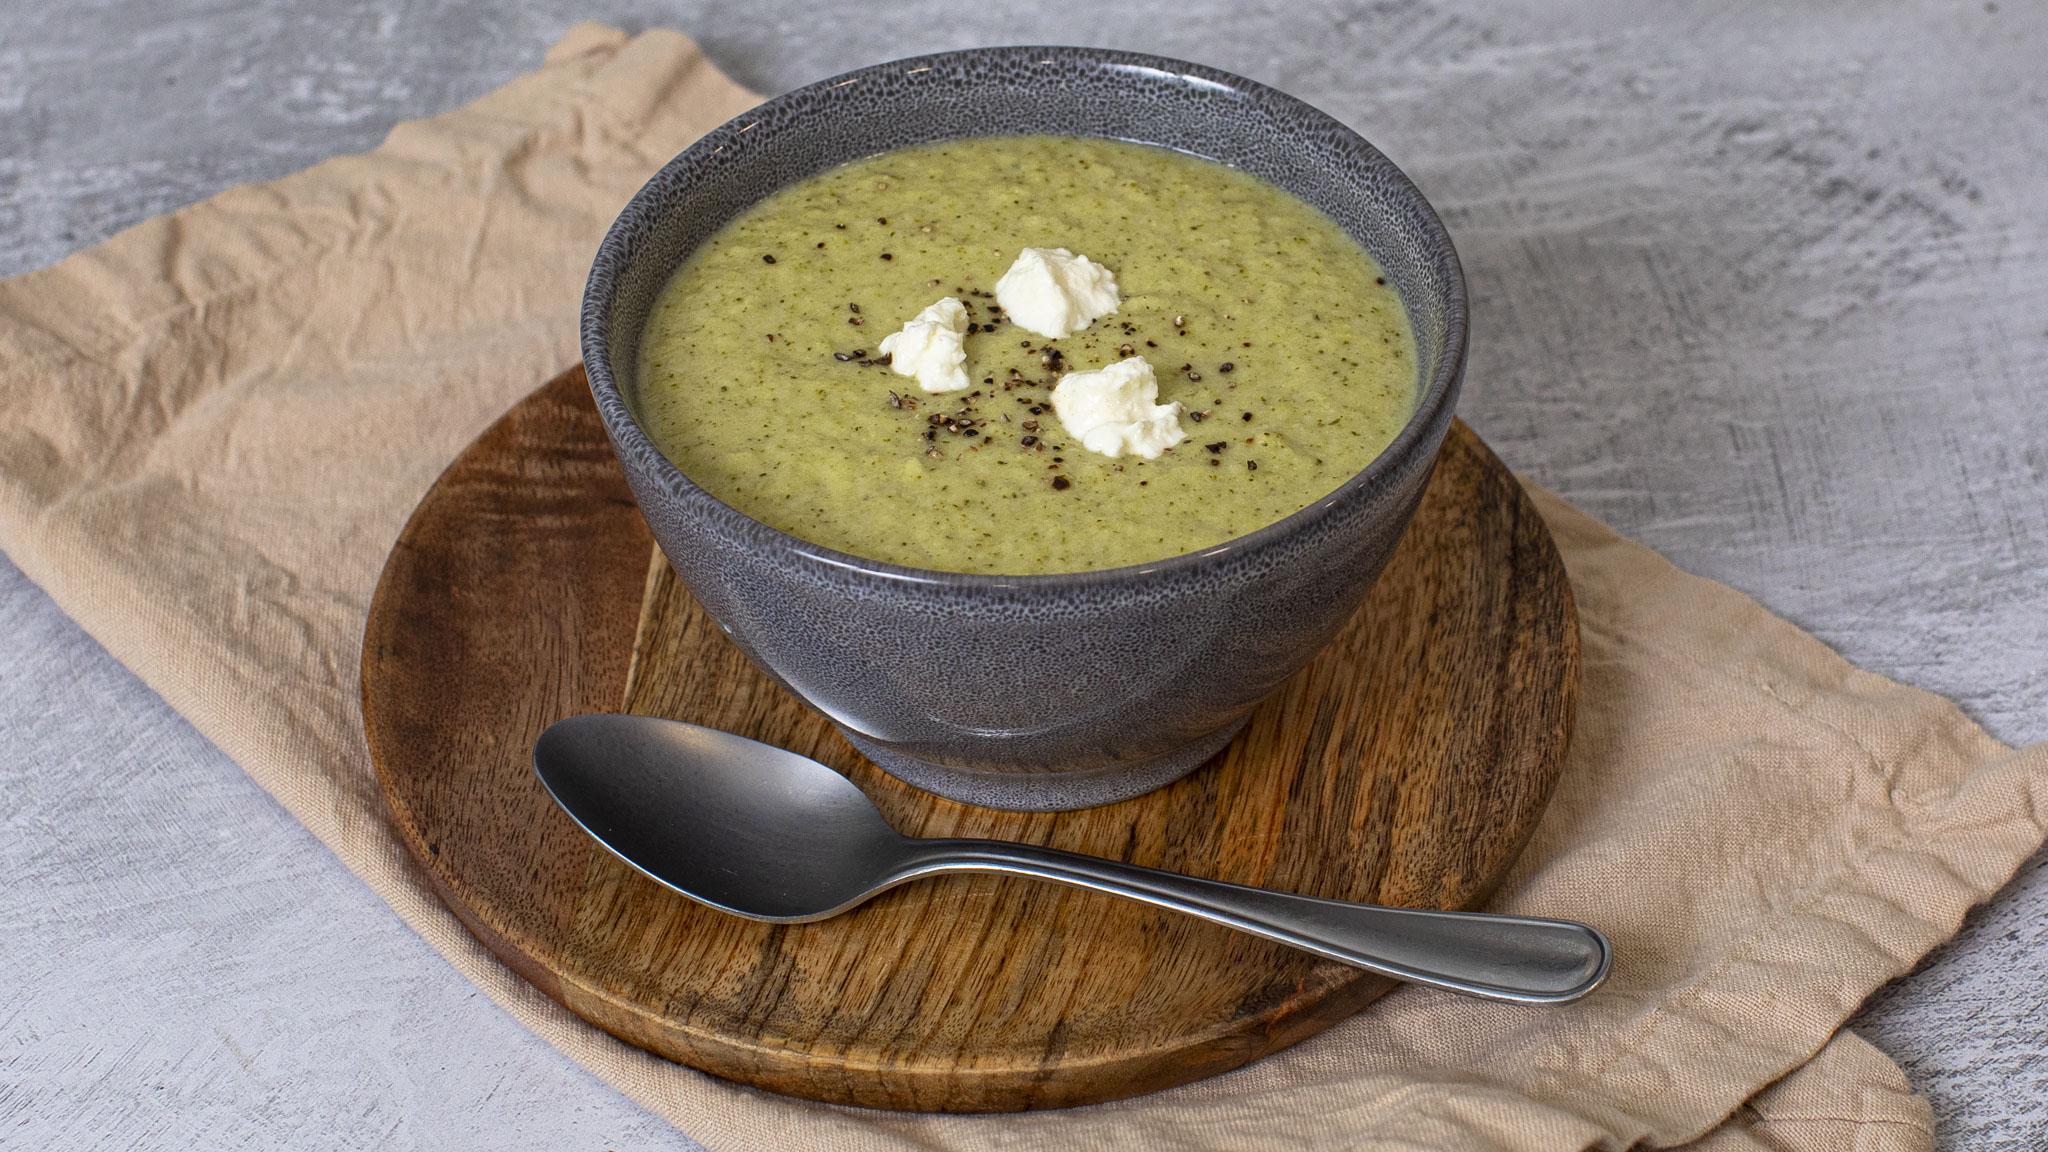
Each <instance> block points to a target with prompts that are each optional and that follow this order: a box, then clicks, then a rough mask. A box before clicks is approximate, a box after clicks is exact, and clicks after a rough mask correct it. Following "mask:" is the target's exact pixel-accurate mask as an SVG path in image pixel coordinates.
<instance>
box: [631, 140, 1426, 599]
mask: <svg viewBox="0 0 2048 1152" xmlns="http://www.w3.org/2000/svg"><path fill="white" fill-rule="evenodd" d="M1025 247H1040V248H1054V247H1064V248H1067V249H1069V250H1071V251H1073V252H1075V253H1077V254H1081V255H1086V256H1087V257H1088V258H1089V259H1091V260H1093V261H1095V262H1097V263H1099V264H1102V265H1105V266H1106V267H1108V268H1109V269H1110V270H1111V271H1112V272H1114V273H1115V275H1116V279H1117V283H1118V286H1119V288H1120V290H1121V294H1122V304H1121V307H1120V309H1119V310H1118V311H1117V312H1116V314H1114V315H1111V316H1107V317H1104V318H1102V319H1099V320H1097V321H1095V322H1094V324H1093V325H1091V326H1090V327H1089V328H1087V329H1086V330H1085V331H1082V332H1079V333H1076V334H1074V335H1072V336H1069V337H1067V338H1065V339H1062V340H1048V339H1045V338H1043V337H1040V336H1035V335H1033V334H1032V333H1030V332H1027V331H1024V330H1022V329H1020V328H1018V327H1016V326H1015V325H1013V324H1011V323H1009V322H1007V320H1004V319H1002V318H1000V314H999V311H998V310H997V309H995V308H994V307H993V306H994V303H995V301H994V298H993V295H992V289H993V288H994V286H995V282H996V280H997V279H998V278H999V277H1001V276H1002V274H1003V273H1004V271H1005V270H1007V269H1008V268H1009V266H1010V263H1011V261H1012V260H1013V259H1015V258H1016V256H1017V254H1018V252H1019V250H1021V249H1023V248H1025ZM941 296H954V297H957V298H959V299H960V300H961V301H962V302H963V303H965V304H966V305H967V307H968V313H969V319H970V320H971V321H972V323H971V324H970V326H969V334H968V336H967V338H966V350H967V372H968V374H969V377H970V378H971V380H972V381H973V387H972V388H971V389H970V390H969V391H967V392H953V393H939V394H928V393H925V392H923V391H921V390H919V388H918V386H917V383H916V382H915V381H913V380H910V379H908V378H906V377H903V376H899V375H897V374H895V373H894V372H893V371H892V370H891V369H890V368H889V366H888V365H887V364H886V363H884V362H878V360H877V352H876V346H877V344H879V343H880V341H881V340H882V339H883V338H884V337H885V336H888V335H889V334H890V333H892V332H894V331H896V330H897V329H898V328H899V327H901V326H902V325H903V324H904V322H906V321H908V320H909V319H911V318H912V317H913V316H914V315H916V314H917V312H918V311H919V310H920V309H922V308H925V307H926V306H928V305H930V304H932V303H933V302H934V301H936V300H938V299H939V298H940V297H941ZM1132 355H1141V356H1144V357H1145V358H1146V359H1147V360H1148V361H1149V362H1150V363H1151V365H1152V367H1153V369H1154V371H1155V372H1156V373H1157V376H1158V379H1159V402H1160V403H1162V404H1164V403H1170V402H1172V401H1176V400H1177V401H1180V402H1181V403H1183V404H1184V405H1186V413H1185V414H1183V415H1182V417H1181V424H1182V427H1183V428H1184V429H1185V430H1186V431H1187V433H1188V439H1187V440H1186V441H1184V442H1182V443H1181V444H1180V445H1179V446H1178V447H1176V448H1174V449H1171V450H1169V451H1168V452H1167V453H1166V454H1165V455H1163V456H1161V457H1160V458H1159V459H1157V460H1153V461H1145V460H1140V459H1136V458H1133V457H1129V456H1126V457H1123V458H1118V459H1112V458H1109V457H1106V456H1101V455H1097V454H1095V453H1093V452H1090V451H1088V450H1087V449H1085V448H1082V447H1081V446H1080V444H1079V443H1078V442H1073V441H1072V438H1071V437H1069V436H1068V435H1066V433H1065V431H1064V430H1063V429H1062V427H1061V425H1060V422H1059V420H1058V418H1057V417H1055V415H1054V414H1053V410H1052V407H1051V404H1050V402H1049V400H1048V395H1049V393H1050V391H1051V389H1052V388H1053V386H1054V385H1055V384H1056V383H1057V382H1058V380H1059V377H1060V375H1061V374H1063V373H1065V372H1069V371H1080V370H1087V369H1095V368H1101V367H1103V366H1105V365H1108V364H1110V363H1112V362H1114V361H1117V360H1120V359H1123V358H1125V357H1128V356H1132ZM638 380H639V383H638V388H637V394H636V396H635V397H634V400H635V404H636V406H637V409H638V414H639V416H640V419H641V421H642V423H643V424H645V426H646V427H647V429H648V431H649V433H650V434H651V435H652V436H653V438H654V441H655V443H656V444H657V445H658V446H659V447H660V448H661V450H662V451H663V452H664V453H666V454H667V455H668V457H669V459H671V460H673V461H674V462H675V464H676V466H677V467H678V468H680V469H681V470H682V471H683V473H684V474H685V475H687V476H688V477H690V479H691V480H693V481H695V482H696V483H698V484H699V485H702V486H703V487H704V488H705V489H706V490H708V491H709V492H711V494H712V495H714V496H716V497H718V498H719V499H720V500H723V501H725V502H726V503H728V504H730V505H732V506H733V507H735V508H737V509H739V510H740V511H742V512H745V513H746V514H747V515H749V516H752V517H754V518H756V519H758V520H761V521H764V522H766V523H768V524H770V525H773V526H774V527H776V528H780V529H782V530H783V531H785V532H788V533H790V534H792V535H795V536H798V537H801V538H803V539H805V540H810V541H814V542H816V543H818V544H822V545H825V546H826V547H829V548H834V549H838V550H840V551H843V552H850V553H853V554H855V555H858V556H865V557H870V558H873V559H876V560H884V561H891V562H894V563H897V564H907V565H912V566H915V567H921V568H934V569H940V570H945V571H954V572H979V573H1005V574H1030V573H1048V572H1079V571H1087V570H1090V569H1098V568H1114V567H1119V566H1122V565H1127V564H1142V563H1145V562H1147V561H1153V560H1160V559H1163V558H1165V557H1169V556H1177V555H1180V554H1182V553H1186V552H1194V551H1199V550H1201V549H1204V548H1208V547H1211V546H1213V545H1217V544H1221V543H1223V542H1224V541H1226V540H1229V539H1231V538H1233V537H1237V536H1242V535H1244V534H1245V533H1247V532H1251V531H1253V530H1255V529H1258V528H1260V527H1263V526H1265V525H1267V524H1271V523H1273V522H1274V521H1276V520H1280V519H1283V518H1285V517H1287V516H1288V515H1291V514H1292V513H1294V512H1297V511H1299V510H1301V509H1302V508H1305V507H1307V506H1308V505H1310V504H1312V503H1314V502H1315V501H1316V500H1317V499H1319V498H1321V497H1323V496H1325V495H1327V494H1329V493H1330V492H1331V491H1332V490H1334V489H1335V488H1336V487H1337V486H1338V485H1340V484H1342V483H1343V482H1344V481H1345V480H1346V479H1348V478H1350V477H1351V476H1352V475H1354V474H1356V473H1357V472H1358V471H1360V470H1361V469H1363V468H1364V467H1365V466H1366V465H1367V464H1368V463H1370V462H1371V461H1372V459H1373V457H1375V456H1377V455H1378V454H1379V453H1380V451H1381V450H1382V449H1384V448H1385V447H1386V446H1387V444H1388V443H1389V442H1390V441H1391V440H1393V438H1394V436H1395V435H1396V434H1397V433H1399V432H1400V430H1401V428H1402V426H1403V425H1404V424H1405V423H1406V422H1407V419H1408V416H1409V413H1410V411H1411V410H1412V408H1413V406H1414V401H1415V393H1416V371H1415V349H1414V338H1413V336H1412V335H1411V333H1410V332H1409V329H1408V324H1407V319H1406V316H1405V315H1404V313H1403V311H1402V307H1401V302H1400V300H1399V298H1398V297H1396V295H1395V294H1394V291H1393V289H1392V288H1390V287H1389V286H1387V283H1386V281H1385V279H1384V277H1382V275H1381V273H1380V270H1379V268H1378V267H1377V266H1376V265H1375V264H1374V263H1373V261H1372V258H1371V257H1370V256H1368V255H1366V253H1365V252H1364V250H1363V249H1361V248H1359V247H1358V245H1357V244H1356V243H1354V242H1353V241H1352V240H1351V238H1350V237H1348V236H1346V235H1345V234H1344V233H1343V231H1342V230H1340V229H1339V228H1338V227H1337V226H1336V225H1335V224H1334V223H1332V222H1331V221H1330V220H1329V219H1328V218H1327V217H1325V216H1323V215H1322V214H1321V213H1319V212H1317V211H1316V210H1315V209H1313V208H1311V207H1309V206H1308V205H1307V204H1305V203H1303V202H1301V201H1299V200H1297V199H1295V198H1294V197H1292V196H1290V195H1288V194H1287V193H1285V192H1282V191H1280V190H1279V189H1277V188H1275V187H1273V186H1271V185H1269V184H1266V183H1264V182H1263V181H1260V180H1258V179H1256V178H1254V177H1252V176H1249V175H1246V174H1244V173H1242V172H1238V171H1236V170H1234V169H1231V168H1228V167H1225V166H1223V165H1221V164H1216V163H1213V162H1211V161H1207V160H1201V159H1197V158H1194V157H1189V156H1185V155H1182V154H1180V153H1176V152H1169V151H1166V150H1164V149H1160V148H1153V147H1149V146H1145V145H1138V144H1127V143H1121V142H1116V141H1105V140H1092V139H1073V138H1067V137H1049V136H1037V137H1033V136H1024V137H988V138H982V139H972V140H960V141H953V142H949V143H943V144H935V145H927V146H924V147H919V148H910V149H905V150H902V151H898V152H890V153H886V154H883V155H880V156H875V157H871V158H869V159H866V160H861V161H857V162H855V163H852V164H848V165H845V166H843V167H841V168H837V169H834V170H832V171H830V172H826V173H823V174H822V175H819V176H816V177H813V178H811V179H810V180H807V181H805V182H803V183H801V184H797V185H795V186H793V187H791V188H788V189H785V190H784V191H782V192H779V193H777V194H776V195H774V196H771V197H769V198H768V199H766V200H763V201H762V202H761V203H759V204H757V205H755V206H753V207H752V208H750V209H748V210H747V211H746V212H745V213H744V214H742V215H741V216H739V217H738V218H737V219H735V220H733V221H732V222H731V223H730V224H728V225H726V226H725V227H724V228H723V229H721V230H720V231H719V232H718V233H717V234H716V235H714V236H713V237H712V238H711V239H710V240H709V241H707V242H706V243H705V244H703V245H702V246H701V247H700V248H699V249H698V250H697V251H696V252H695V253H693V254H692V255H691V257H690V259H689V260H688V261H686V262H685V263H684V264H683V266H682V267H681V268H679V269H678V270H677V271H676V273H675V275H674V277H673V278H672V279H671V280H670V282H669V283H668V284H667V285H666V286H665V287H664V288H663V289H662V291H661V294H660V296H659V297H658V299H657V300H656V302H655V305H654V310H653V312H652V314H651V315H650V316H649V318H648V322H647V329H646V335H645V337H644V339H643V341H642V346H641V349H640V364H639V376H638Z"/></svg>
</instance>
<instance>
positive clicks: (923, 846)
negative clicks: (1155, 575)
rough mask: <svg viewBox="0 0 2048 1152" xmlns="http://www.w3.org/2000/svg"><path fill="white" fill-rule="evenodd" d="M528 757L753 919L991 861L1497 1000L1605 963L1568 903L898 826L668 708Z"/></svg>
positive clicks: (575, 729)
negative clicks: (1499, 910) (1449, 895)
mask: <svg viewBox="0 0 2048 1152" xmlns="http://www.w3.org/2000/svg"><path fill="white" fill-rule="evenodd" d="M533 765H534V772H535V773H536V774H537V775H538V776H539V777H540V780H541V783H542V784H543V785H545V786H546V787H547V789H548V791H549V793H550V794H552V795H553V796H554V798H555V801H556V802H557V803H558V804H560V805H561V806H562V808H563V810H564V811H566V812H568V814H569V815H570V817H571V818H573V819H574V820H575V821H576V822H577V823H578V824H580V825H582V826H583V828H584V830H585V831H587V832H589V833H590V834H591V835H592V836H593V837H595V838H596V839H597V841H598V843H600V844H602V845H604V847H605V848H607V849H609V850H610V851H611V852H613V853H614V854H615V855H617V856H618V857H619V858H620V859H622V860H624V861H625V862H626V863H627V864H629V865H631V866H633V867H634V868H636V869H638V870H639V871H640V872H642V873H645V874H646V875H647V876H649V877H651V878H652V879H654V880H655V881H657V882H658V883H661V884H663V885H666V886H667V887H669V888H672V889H674V890H675V891H677V892H680V893H681V894H683V895H684V896H688V897H689V898H691V899H692V900H697V901H699V902H701V903H704V904H708V905H710V906H711V907H713V908H717V909H719V910H721V911H724V912H730V913H732V914H733V915H736V916H744V917H747V918H749V919H753V920H766V921H771V922H777V923H790V922H800V921H806V920H822V919H824V918H826V917H828V916H833V915H836V914H838V913H840V912H844V911H846V910H847V909H849V908H852V907H854V906H855V905H857V904H860V903H861V902H863V901H865V900H867V899H869V898H870V897H872V896H874V895H876V894H878V893H880V892H882V891H885V890H887V889H889V888H892V887H894V886H896V885H898V884H902V883H905V882H906V881H909V880H914V879H917V878H918V877H921V876H929V875H933V874H937V873H944V872H997V873H1004V874H1008V875H1016V876H1029V877H1033V878H1036V879H1040V880H1051V881H1055V882H1058V883H1063V884H1071V885H1074V886H1076V887H1082V888H1089V889H1092V890H1094V891H1098V892H1106V893H1110V894H1112V895H1117V896H1124V897H1128V898H1130V899H1134V900H1141V901H1144V902H1145V903H1148V904H1152V905H1156V906H1158V907H1161V908H1170V909H1172V910H1174V911H1178V912H1184V913H1187V914H1188V915H1192V916H1199V917H1201V918H1203V919H1205V920H1209V921H1212V922H1214V923H1218V924H1223V925H1226V926H1228V927H1231V928H1236V929H1238V930H1240V931H1244V932H1250V933H1253V934H1254V935H1258V936H1263V937H1265V938H1267V939H1269V940H1277V941H1279V942H1281V943H1283V944H1288V945H1292V946H1293V947H1296V948H1301V949H1304V950H1306V951H1309V952H1313V953H1315V954H1316V955H1319V956H1323V957H1326V958H1329V959H1332V960H1339V961H1342V962H1344V963H1347V964H1354V965H1357V966H1359V967H1361V968H1366V969H1369V970H1371V971H1374V972H1378V973H1380V974H1382V975H1386V976H1391V977H1393V978H1395V979H1397V980H1406V981H1409V982H1411V983H1417V984H1427V985H1431V986H1433V987H1438V988H1446V989H1449V990H1451V991H1455V992H1462V993H1465V994H1467V995H1472V996H1481V997H1485V998H1488V999H1493V1000H1506V1001H1512V1002H1516V1003H1524V1004H1556V1003H1562V1002H1565V1001H1568V1000H1575V999H1578V998H1579V997H1581V996H1584V995H1586V994H1587V993H1589V992H1591V991H1592V990H1593V989H1594V988H1596V987H1598V986H1599V984H1600V982H1601V981H1602V980H1604V979H1605V978H1606V976H1607V969H1608V965H1609V962H1610V958H1611V950H1610V949H1609V947H1608V943H1607V939H1606V937H1604V936H1602V935H1601V934H1600V933H1599V932H1598V931H1596V930H1594V929H1593V928H1590V927H1588V926H1586V925H1584V924H1577V923H1574V922H1572V921H1568V920H1549V919H1541V918H1536V917H1527V916H1496V915H1488V914H1484V913H1477V912H1438V911H1430V910H1424V909H1411V908H1386V907H1381V906H1378V905H1372V904H1353V903H1347V902H1345V901H1341V900H1323V899H1318V898H1315V897H1310V896H1297V895H1293V894H1291V893H1286V892H1274V891H1270V890H1268V889H1263V888H1249V887H1245V886H1243V885H1238V884H1227V883H1224V882H1222V881H1218V880H1205V879H1201V878H1198V877H1193V876H1182V875H1179V874H1176V873H1172V872H1162V871H1158V870H1156V869H1152V868H1141V867H1138V866H1137V865H1133V864H1125V863H1123V862H1121V861H1116V860H1103V859H1097V858H1095V857H1092V856H1079V855H1075V854H1073V853H1070V852H1060V851H1056V850H1054V849H1050V848H1041V847H1038V846H1037V845H1033V844H1018V843H1010V842H1005V841H996V840H951V839H920V838H913V837H908V836H904V835H902V834H901V833H899V832H897V831H896V830H895V829H894V828H892V827H890V825H889V822H888V821H887V820H885V819H883V817H882V814H881V812H880V811H879V810H877V809H876V808H875V806H874V804H873V802H871V801H870V800H869V799H868V798H867V795H866V794H865V793H863V792H862V791H861V790H860V789H859V788H858V787H856V786H855V785H854V784H853V782H852V781H850V780H848V779H846V777H844V776H841V775H840V774H839V773H837V772H834V771H833V770H832V769H830V768H828V767H826V766H825V765H823V764H820V763H818V762H817V761H816V760H812V759H810V758H809V757H806V756H799V755H797V754H796V753H794V752H789V751H785V750H783V749H780V748H775V747H771V746H769V745H766V744H762V743H760V742H758V741H754V740H749V739H747V738H746V737H744V736H736V735H733V734H732V733H730V732H720V731H718V730H716V729H712V728H704V727H701V726H699V725H695V724H685V723H682V722H680V721H676V720H663V719H658V718H655V717H651V716H624V715H613V714H592V715H586V716H573V717H570V718H569V719H566V720H562V721H558V722H557V723H555V724H553V725H551V726H549V728H548V729H547V730H546V731H545V732H543V733H541V736H540V739H539V740H538V741H536V742H535V744H534V748H533Z"/></svg>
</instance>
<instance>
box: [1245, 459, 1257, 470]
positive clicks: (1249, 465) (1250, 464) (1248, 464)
mask: <svg viewBox="0 0 2048 1152" xmlns="http://www.w3.org/2000/svg"><path fill="white" fill-rule="evenodd" d="M1244 470H1245V471H1247V472H1257V471H1258V470H1259V462H1258V461H1257V460H1247V461H1245V462H1244Z"/></svg>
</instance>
